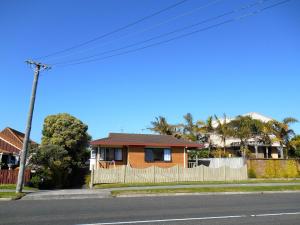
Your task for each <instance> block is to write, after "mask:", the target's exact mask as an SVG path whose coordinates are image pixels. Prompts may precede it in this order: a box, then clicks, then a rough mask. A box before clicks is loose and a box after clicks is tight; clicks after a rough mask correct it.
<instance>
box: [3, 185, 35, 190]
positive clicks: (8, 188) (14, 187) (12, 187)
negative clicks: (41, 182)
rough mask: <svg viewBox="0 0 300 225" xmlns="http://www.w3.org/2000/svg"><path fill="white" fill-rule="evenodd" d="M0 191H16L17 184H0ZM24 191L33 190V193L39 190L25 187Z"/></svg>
mask: <svg viewBox="0 0 300 225" xmlns="http://www.w3.org/2000/svg"><path fill="white" fill-rule="evenodd" d="M0 189H7V190H14V189H16V185H15V184H0ZM24 190H32V191H34V190H37V189H36V188H32V187H28V186H25V187H24Z"/></svg>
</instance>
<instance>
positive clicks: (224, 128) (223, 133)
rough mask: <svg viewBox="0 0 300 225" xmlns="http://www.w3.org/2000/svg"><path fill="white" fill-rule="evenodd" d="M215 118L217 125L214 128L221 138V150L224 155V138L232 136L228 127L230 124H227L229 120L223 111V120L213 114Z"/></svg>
mask: <svg viewBox="0 0 300 225" xmlns="http://www.w3.org/2000/svg"><path fill="white" fill-rule="evenodd" d="M215 120H216V123H217V127H216V128H215V131H216V133H217V134H218V135H219V136H220V137H221V139H222V143H223V151H224V155H225V154H226V140H227V139H228V138H229V137H231V136H232V130H231V129H230V126H229V124H228V122H229V121H228V119H227V116H226V114H225V113H224V118H223V120H221V119H219V118H218V117H217V116H216V115H215Z"/></svg>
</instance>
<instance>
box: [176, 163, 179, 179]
mask: <svg viewBox="0 0 300 225" xmlns="http://www.w3.org/2000/svg"><path fill="white" fill-rule="evenodd" d="M176 181H177V182H179V165H178V164H177V178H176Z"/></svg>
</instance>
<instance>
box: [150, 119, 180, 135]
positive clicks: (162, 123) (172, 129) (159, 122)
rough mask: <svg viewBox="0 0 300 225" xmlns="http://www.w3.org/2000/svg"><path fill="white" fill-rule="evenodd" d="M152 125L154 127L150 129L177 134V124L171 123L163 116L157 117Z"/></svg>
mask: <svg viewBox="0 0 300 225" xmlns="http://www.w3.org/2000/svg"><path fill="white" fill-rule="evenodd" d="M151 125H152V127H150V128H148V129H149V130H151V131H153V132H155V133H158V134H165V135H175V133H176V126H174V125H171V124H169V123H168V122H167V119H166V118H165V117H163V116H159V117H155V121H152V122H151Z"/></svg>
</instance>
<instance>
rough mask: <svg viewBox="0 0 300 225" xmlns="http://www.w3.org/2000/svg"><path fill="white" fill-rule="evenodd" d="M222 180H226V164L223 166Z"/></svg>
mask: <svg viewBox="0 0 300 225" xmlns="http://www.w3.org/2000/svg"><path fill="white" fill-rule="evenodd" d="M224 181H226V166H224Z"/></svg>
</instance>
